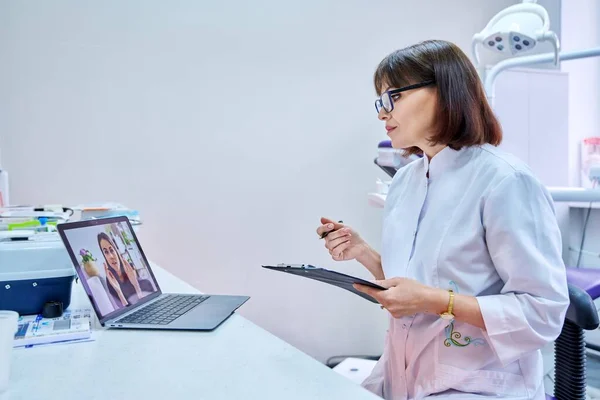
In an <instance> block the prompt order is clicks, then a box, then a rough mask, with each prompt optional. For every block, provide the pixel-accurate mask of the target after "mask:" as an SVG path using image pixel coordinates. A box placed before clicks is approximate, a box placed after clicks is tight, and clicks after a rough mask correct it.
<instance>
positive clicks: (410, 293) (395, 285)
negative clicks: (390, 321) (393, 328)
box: [354, 278, 448, 318]
mask: <svg viewBox="0 0 600 400" xmlns="http://www.w3.org/2000/svg"><path fill="white" fill-rule="evenodd" d="M373 283H375V284H377V285H379V286H382V287H384V288H386V290H379V289H375V288H372V287H369V286H365V285H358V284H356V285H354V288H355V289H356V290H358V291H360V292H363V293H366V294H368V295H369V296H371V297H373V298H374V299H375V300H377V301H378V302H379V304H381V306H382V308H385V309H387V310H388V311H389V312H390V313H391V314H392V316H393V317H394V318H401V317H405V316H408V315H414V314H417V313H439V312H442V310H434V309H432V308H433V307H435V306H434V305H435V304H439V303H440V301H439V300H440V296H442V295H446V296H447V295H448V294H447V292H445V291H443V290H439V289H436V288H433V287H430V286H426V285H423V284H422V283H420V282H417V281H416V280H414V279H408V278H391V279H386V280H383V281H374V282H373Z"/></svg>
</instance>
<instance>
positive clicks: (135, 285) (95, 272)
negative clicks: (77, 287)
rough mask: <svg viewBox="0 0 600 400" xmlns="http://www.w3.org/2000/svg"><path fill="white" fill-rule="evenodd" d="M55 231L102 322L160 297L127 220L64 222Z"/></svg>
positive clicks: (153, 278)
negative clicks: (156, 296) (157, 296)
mask: <svg viewBox="0 0 600 400" xmlns="http://www.w3.org/2000/svg"><path fill="white" fill-rule="evenodd" d="M58 228H59V233H60V235H61V238H62V240H63V242H64V244H65V246H66V248H67V251H68V252H69V255H70V256H71V259H72V261H73V264H74V266H75V269H76V271H77V275H78V276H79V279H80V280H81V282H82V284H83V287H84V288H85V291H86V293H87V295H88V297H89V298H90V301H91V302H92V305H93V306H94V309H95V310H96V313H97V315H98V319H99V320H100V321H101V322H104V321H105V320H106V319H108V318H114V317H117V316H119V315H120V314H123V313H125V312H127V311H129V310H130V309H131V308H132V307H134V306H135V305H140V304H142V303H145V302H146V301H148V300H151V299H152V298H154V297H155V296H153V295H154V294H160V288H159V286H158V284H157V282H156V279H155V277H154V274H153V273H152V270H151V268H150V265H149V263H148V261H147V259H146V257H145V255H144V253H143V251H142V249H141V246H140V245H139V243H138V240H137V237H136V235H135V233H134V232H133V229H132V228H131V224H130V223H129V221H128V220H127V218H126V217H115V218H104V219H95V220H89V221H79V222H73V223H66V224H60V225H59V226H58Z"/></svg>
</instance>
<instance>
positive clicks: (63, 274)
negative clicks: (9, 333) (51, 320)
mask: <svg viewBox="0 0 600 400" xmlns="http://www.w3.org/2000/svg"><path fill="white" fill-rule="evenodd" d="M75 276H76V273H75V269H74V268H73V264H72V263H71V258H70V257H69V253H68V252H67V250H66V249H65V247H64V245H63V243H62V241H61V240H60V237H59V236H58V234H57V235H56V240H48V239H46V240H44V241H35V240H17V241H0V310H12V311H16V312H18V313H19V314H20V315H31V314H40V313H41V312H42V310H43V308H44V304H46V303H47V302H51V301H58V302H61V303H62V304H63V309H66V308H67V307H69V305H70V303H71V289H72V287H73V280H74V279H75Z"/></svg>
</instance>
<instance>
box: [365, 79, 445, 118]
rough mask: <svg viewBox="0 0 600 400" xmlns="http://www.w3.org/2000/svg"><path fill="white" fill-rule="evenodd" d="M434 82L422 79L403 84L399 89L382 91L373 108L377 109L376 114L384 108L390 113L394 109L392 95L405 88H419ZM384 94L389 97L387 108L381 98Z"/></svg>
mask: <svg viewBox="0 0 600 400" xmlns="http://www.w3.org/2000/svg"><path fill="white" fill-rule="evenodd" d="M434 83H435V81H424V82H421V83H415V84H412V85H408V86H404V87H401V88H399V89H392V90H388V91H386V92H383V93H381V96H379V98H378V99H376V100H375V110H377V114H379V113H380V112H381V109H384V110H385V111H386V112H388V113H391V112H392V111H393V110H394V99H393V98H392V96H394V95H397V94H398V93H402V92H405V91H407V90H412V89H418V88H421V87H424V86H429V85H431V84H434ZM384 95H385V96H388V97H389V98H390V105H391V108H390V109H389V110H388V109H387V108H385V107H384V105H383V100H381V99H382V97H383V96H384Z"/></svg>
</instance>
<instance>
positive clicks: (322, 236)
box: [321, 221, 344, 239]
mask: <svg viewBox="0 0 600 400" xmlns="http://www.w3.org/2000/svg"><path fill="white" fill-rule="evenodd" d="M338 223H339V224H343V223H344V221H338ZM329 232H333V231H327V232H323V234H322V235H321V239H325V238H326V237H327V235H329Z"/></svg>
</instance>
